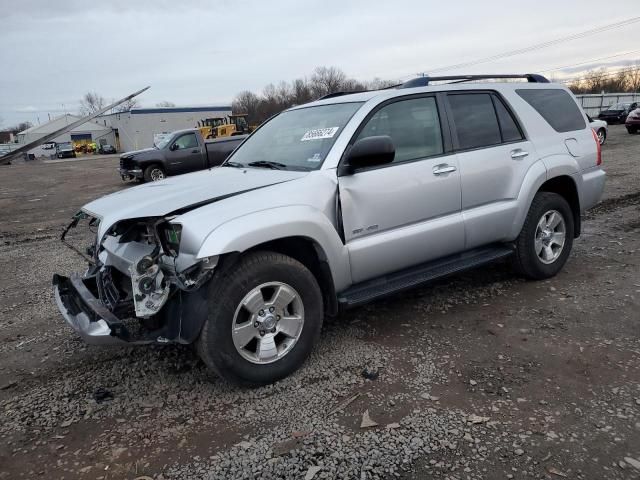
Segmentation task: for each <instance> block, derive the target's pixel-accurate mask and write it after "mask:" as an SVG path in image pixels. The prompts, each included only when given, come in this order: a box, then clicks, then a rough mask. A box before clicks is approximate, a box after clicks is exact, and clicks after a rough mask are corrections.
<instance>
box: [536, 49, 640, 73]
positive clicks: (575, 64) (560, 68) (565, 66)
mask: <svg viewBox="0 0 640 480" xmlns="http://www.w3.org/2000/svg"><path fill="white" fill-rule="evenodd" d="M638 52H640V50H631V51H630V52H625V53H618V54H616V55H609V56H607V57H600V58H594V59H591V60H586V61H584V62H580V63H572V64H571V65H563V66H562V67H555V68H548V69H546V70H535V71H536V72H538V73H544V72H553V71H555V70H562V69H563V68H570V67H577V66H579V65H585V64H588V63H592V62H598V61H600V60H607V59H609V58H615V57H624V56H625V55H631V54H633V53H638Z"/></svg>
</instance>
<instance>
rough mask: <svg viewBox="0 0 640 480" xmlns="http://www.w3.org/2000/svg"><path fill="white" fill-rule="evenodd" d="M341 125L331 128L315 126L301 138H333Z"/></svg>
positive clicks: (302, 139) (304, 140) (303, 139)
mask: <svg viewBox="0 0 640 480" xmlns="http://www.w3.org/2000/svg"><path fill="white" fill-rule="evenodd" d="M339 129H340V127H329V128H314V129H313V130H307V131H306V133H305V134H304V135H303V136H302V138H301V139H300V141H301V142H306V141H309V140H322V139H323V138H332V137H333V136H334V135H335V134H336V132H337V131H338V130H339Z"/></svg>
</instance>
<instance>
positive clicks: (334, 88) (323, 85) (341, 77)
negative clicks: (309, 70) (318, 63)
mask: <svg viewBox="0 0 640 480" xmlns="http://www.w3.org/2000/svg"><path fill="white" fill-rule="evenodd" d="M346 79H347V76H346V75H345V73H344V72H343V71H342V70H340V69H339V68H337V67H316V68H315V70H314V71H313V74H312V75H311V89H312V91H313V94H314V95H315V96H316V97H322V96H324V95H328V94H329V93H335V92H339V91H340V90H341V87H342V85H343V84H344V82H345V80H346Z"/></svg>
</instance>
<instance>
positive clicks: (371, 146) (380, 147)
mask: <svg viewBox="0 0 640 480" xmlns="http://www.w3.org/2000/svg"><path fill="white" fill-rule="evenodd" d="M395 156H396V147H395V146H394V145H393V140H391V137H390V136H388V135H378V136H375V137H366V138H362V139H360V140H358V141H357V142H356V143H354V144H353V146H352V147H351V149H350V150H349V153H348V154H347V158H346V159H345V161H344V162H343V165H341V169H340V171H339V172H338V174H339V175H348V174H351V173H353V172H354V171H356V170H358V169H361V168H366V167H375V166H378V165H384V164H386V163H391V162H393V159H394V158H395Z"/></svg>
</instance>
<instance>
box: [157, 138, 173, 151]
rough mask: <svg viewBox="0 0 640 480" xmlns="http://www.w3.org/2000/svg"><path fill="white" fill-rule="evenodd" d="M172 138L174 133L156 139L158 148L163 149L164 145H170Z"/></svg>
mask: <svg viewBox="0 0 640 480" xmlns="http://www.w3.org/2000/svg"><path fill="white" fill-rule="evenodd" d="M172 138H173V135H167V136H166V137H164V138H161V139H159V140H156V142H155V146H156V148H157V149H158V150H162V149H163V148H164V147H166V146H167V145H168V143H169V142H170V141H171V139H172Z"/></svg>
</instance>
